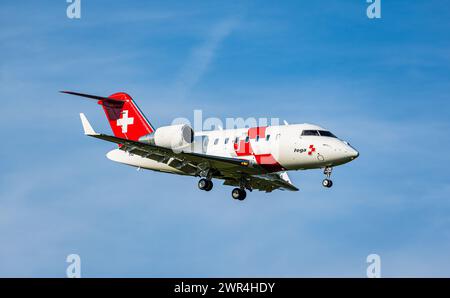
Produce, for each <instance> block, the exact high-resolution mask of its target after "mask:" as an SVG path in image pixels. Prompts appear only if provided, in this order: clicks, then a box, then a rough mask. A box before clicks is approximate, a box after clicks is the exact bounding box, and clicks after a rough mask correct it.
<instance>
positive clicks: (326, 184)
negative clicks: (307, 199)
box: [322, 179, 333, 188]
mask: <svg viewBox="0 0 450 298" xmlns="http://www.w3.org/2000/svg"><path fill="white" fill-rule="evenodd" d="M322 185H323V187H328V188H330V187H332V186H333V181H331V180H330V179H324V180H323V181H322Z"/></svg>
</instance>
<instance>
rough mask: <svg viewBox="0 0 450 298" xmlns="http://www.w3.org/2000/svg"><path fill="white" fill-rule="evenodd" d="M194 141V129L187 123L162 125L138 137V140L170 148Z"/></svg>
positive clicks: (184, 145) (183, 145)
mask: <svg viewBox="0 0 450 298" xmlns="http://www.w3.org/2000/svg"><path fill="white" fill-rule="evenodd" d="M193 141H194V131H193V130H192V128H191V127H190V126H189V125H187V124H177V125H170V126H162V127H159V128H158V129H156V130H155V131H154V132H152V133H150V134H148V135H145V136H142V137H140V138H139V142H142V143H146V144H150V145H156V146H160V147H165V148H170V149H180V148H184V147H187V146H189V145H190V144H191V143H192V142H193Z"/></svg>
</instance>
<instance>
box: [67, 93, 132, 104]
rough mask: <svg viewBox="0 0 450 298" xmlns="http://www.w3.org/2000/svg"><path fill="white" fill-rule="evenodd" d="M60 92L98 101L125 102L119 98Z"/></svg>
mask: <svg viewBox="0 0 450 298" xmlns="http://www.w3.org/2000/svg"><path fill="white" fill-rule="evenodd" d="M59 92H61V93H65V94H70V95H76V96H81V97H86V98H90V99H96V100H104V101H113V102H124V100H123V99H118V98H111V97H103V96H97V95H90V94H84V93H78V92H72V91H59Z"/></svg>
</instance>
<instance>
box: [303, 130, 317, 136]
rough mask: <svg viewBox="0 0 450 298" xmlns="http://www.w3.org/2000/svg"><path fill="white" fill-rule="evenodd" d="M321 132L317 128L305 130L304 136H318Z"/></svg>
mask: <svg viewBox="0 0 450 298" xmlns="http://www.w3.org/2000/svg"><path fill="white" fill-rule="evenodd" d="M318 135H319V132H318V131H317V130H304V131H303V132H302V136H318Z"/></svg>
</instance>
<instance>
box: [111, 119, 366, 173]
mask: <svg viewBox="0 0 450 298" xmlns="http://www.w3.org/2000/svg"><path fill="white" fill-rule="evenodd" d="M315 132H318V133H315ZM328 134H329V132H328V131H326V130H325V129H324V128H322V127H319V126H316V125H312V124H293V125H282V126H268V127H260V128H250V129H247V128H242V129H229V130H215V131H207V132H206V131H203V132H196V133H195V138H194V143H193V147H192V148H191V149H190V150H192V151H195V152H202V153H205V154H208V155H215V156H221V157H229V158H230V157H231V158H239V159H246V160H249V161H251V162H252V163H255V164H259V165H261V166H262V167H263V168H265V169H266V170H267V171H269V172H278V171H285V170H305V169H315V168H324V167H333V166H337V165H341V164H344V163H347V162H350V161H352V160H353V159H355V158H356V157H358V155H359V153H358V152H357V151H356V150H355V149H354V148H352V147H351V146H350V145H349V144H348V143H347V142H345V141H342V140H340V139H338V138H336V137H335V136H334V135H332V134H329V135H328ZM324 135H325V136H324ZM107 157H108V158H109V159H111V160H113V161H116V162H120V163H124V164H127V165H131V166H135V167H139V168H144V169H149V170H155V171H162V172H168V173H173V174H185V173H183V172H181V171H179V170H177V169H175V168H173V167H170V166H168V165H167V164H166V163H160V162H157V161H154V160H151V159H148V158H143V157H140V156H138V155H133V154H129V153H127V152H125V151H122V150H119V149H115V150H112V151H110V152H108V154H107Z"/></svg>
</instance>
